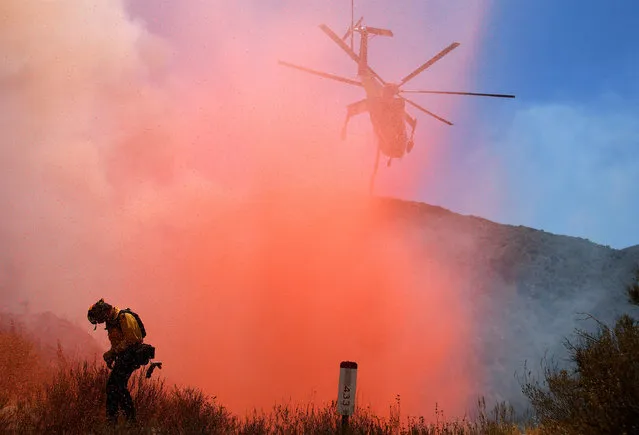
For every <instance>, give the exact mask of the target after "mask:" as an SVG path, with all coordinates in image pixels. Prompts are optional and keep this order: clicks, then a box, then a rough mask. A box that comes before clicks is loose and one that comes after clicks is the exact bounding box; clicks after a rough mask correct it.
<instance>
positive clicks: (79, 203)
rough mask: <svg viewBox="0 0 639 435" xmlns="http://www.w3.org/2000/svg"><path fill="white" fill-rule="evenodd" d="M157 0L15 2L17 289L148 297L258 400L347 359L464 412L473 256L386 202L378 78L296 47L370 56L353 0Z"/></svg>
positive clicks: (87, 296)
mask: <svg viewBox="0 0 639 435" xmlns="http://www.w3.org/2000/svg"><path fill="white" fill-rule="evenodd" d="M154 4H155V7H154V8H153V11H149V10H145V8H146V7H147V6H145V5H146V3H145V5H143V4H142V3H136V2H132V3H131V4H130V5H127V4H125V2H124V1H123V0H110V1H96V2H86V1H70V0H60V1H25V0H6V1H4V2H2V4H0V53H2V62H1V63H0V92H1V94H2V99H1V100H0V125H2V130H3V136H2V138H1V139H0V145H1V147H0V153H1V155H0V162H1V163H0V165H2V167H1V169H2V171H1V173H2V177H3V180H2V181H3V182H2V184H1V186H2V187H0V198H1V199H2V202H3V204H4V205H5V206H4V207H3V209H2V219H1V222H2V223H1V224H0V237H1V238H2V241H3V243H4V246H5V247H6V250H5V254H4V258H3V259H2V260H3V261H2V264H3V267H4V268H6V271H5V272H4V273H3V274H2V275H1V276H2V279H3V282H2V285H3V294H2V296H1V297H0V303H2V305H3V306H5V307H8V308H10V309H17V307H18V304H19V303H21V302H22V301H25V300H27V301H28V302H29V304H30V306H31V307H32V309H34V310H50V311H53V312H56V313H59V314H60V315H63V316H66V317H68V318H70V319H73V320H74V321H76V322H78V323H79V324H81V325H83V327H87V329H89V328H88V324H86V323H85V318H84V315H85V313H86V309H87V308H88V306H89V305H90V304H92V303H93V302H95V301H96V300H97V299H98V298H100V297H104V298H105V299H106V300H107V301H110V302H112V303H114V304H116V305H117V306H120V307H124V306H129V307H131V308H133V309H134V310H135V311H137V312H138V313H139V314H140V315H141V316H142V318H143V319H144V321H145V325H146V327H147V330H148V331H149V336H148V341H149V342H151V343H153V344H154V345H156V346H157V349H158V359H161V360H162V361H164V362H165V369H164V370H163V372H162V373H163V374H164V375H166V376H167V377H168V378H169V379H172V380H174V381H176V382H179V383H189V384H191V385H194V386H197V387H201V388H203V389H205V391H206V392H207V393H210V394H213V395H216V396H217V397H218V398H219V400H220V401H221V402H222V403H225V404H226V405H228V406H229V407H230V408H231V409H232V410H235V411H239V412H242V411H244V410H246V409H248V408H252V407H265V408H268V407H270V406H271V405H272V404H274V403H275V402H276V401H281V400H288V399H289V398H290V399H291V400H293V401H295V402H299V401H304V400H315V401H317V402H319V401H330V400H332V399H333V398H334V395H335V394H336V389H337V376H338V367H339V362H340V361H342V360H346V359H350V360H355V361H357V362H358V363H359V364H360V374H359V379H360V381H359V386H358V390H359V391H360V394H361V400H362V403H361V404H363V405H365V404H367V403H371V404H372V405H373V406H374V407H376V409H377V410H380V411H383V410H384V409H385V407H386V406H387V405H389V404H391V403H392V402H393V399H394V398H395V395H396V394H399V395H401V397H402V403H403V406H405V408H404V410H405V411H407V412H410V413H412V414H415V413H422V414H429V413H430V412H431V411H432V409H433V407H434V403H435V402H436V401H437V402H439V403H440V405H441V406H443V407H444V408H445V409H446V410H447V411H449V412H451V413H454V412H458V411H459V412H461V411H463V407H464V406H465V405H466V402H465V400H466V399H467V394H468V392H469V389H470V385H471V384H472V383H473V382H475V379H474V376H475V374H474V373H472V372H460V371H459V370H460V369H459V367H457V365H455V364H453V363H451V361H462V360H464V358H465V356H464V355H465V352H464V343H465V342H466V341H467V336H468V324H467V323H466V322H470V320H468V321H467V320H465V319H464V314H463V312H464V309H465V308H464V307H463V304H462V302H461V300H462V297H461V295H459V294H458V292H457V291H456V289H457V287H458V284H459V281H460V279H461V277H458V276H456V275H455V274H454V273H453V271H451V270H449V269H448V268H447V265H446V264H437V263H436V262H428V261H427V262H424V258H425V256H424V253H421V254H420V256H419V259H420V260H419V261H420V262H419V263H417V261H416V260H415V258H417V257H416V256H415V255H414V252H415V249H416V246H417V245H416V243H417V242H413V241H404V240H402V239H400V238H399V237H397V236H396V234H395V233H394V232H393V231H389V230H388V228H386V227H385V226H384V225H385V224H384V219H383V217H384V216H383V213H380V212H379V210H378V209H377V208H375V207H374V206H373V205H372V204H371V202H370V198H369V197H368V196H367V192H366V189H367V183H368V176H369V171H370V169H371V166H372V163H373V160H372V159H373V147H372V146H371V144H372V143H374V142H373V141H374V138H373V137H372V135H371V134H370V133H369V132H368V130H365V129H364V128H362V126H365V125H366V124H365V122H367V121H366V120H363V121H354V123H353V126H354V127H353V134H352V135H351V136H349V140H348V141H347V142H341V141H340V140H339V128H340V127H341V125H340V122H341V120H342V118H341V117H342V112H340V113H339V115H338V116H337V115H336V114H335V110H337V109H336V108H339V107H343V104H346V103H349V102H352V101H355V100H356V98H361V95H359V94H358V93H357V92H356V91H357V90H352V89H346V90H345V89H343V87H341V85H335V84H333V83H330V84H326V83H324V82H321V81H314V80H315V79H314V78H311V77H309V78H306V77H305V79H304V80H302V79H299V80H292V79H291V78H292V77H294V75H293V73H291V72H290V71H284V70H283V69H282V68H281V67H278V66H277V65H276V59H277V58H278V57H279V53H282V55H283V56H288V59H289V60H293V59H294V60H296V61H297V62H298V63H300V64H306V65H309V66H311V67H319V68H322V66H323V65H328V66H329V67H334V69H335V70H337V69H338V68H341V67H344V68H350V70H352V71H354V70H355V68H354V65H352V64H351V63H349V62H350V60H349V59H346V61H344V60H343V59H342V58H341V57H340V56H342V55H343V53H340V52H339V51H338V50H336V47H335V46H333V45H331V42H330V41H329V40H328V39H327V38H325V35H323V34H321V32H318V31H317V28H316V24H317V23H319V22H322V21H326V22H329V23H339V22H344V21H343V20H341V14H343V10H342V9H343V8H342V7H339V8H338V7H336V6H334V5H333V6H330V5H329V6H326V7H322V8H320V7H319V6H318V7H317V8H316V10H312V8H310V9H311V10H309V9H305V10H302V8H301V7H300V6H293V5H284V4H283V3H282V4H278V5H279V6H277V7H275V6H274V7H273V8H272V9H271V10H268V11H267V9H266V8H258V7H257V6H256V4H253V3H251V2H237V3H236V2H213V4H211V2H206V3H205V2H194V3H189V4H188V5H186V4H182V3H180V4H179V5H178V3H177V2H175V3H174V4H172V3H169V2H154ZM323 4H324V2H322V5H323ZM296 5H297V3H296ZM178 6H179V8H178ZM258 9H259V10H258ZM132 11H133V12H132ZM136 11H137V12H136ZM142 15H144V16H146V19H145V20H141V19H136V18H133V17H134V16H142ZM158 23H161V24H158ZM308 23H313V26H309V24H308ZM342 30H343V29H341V28H340V29H336V31H338V33H339V32H341V31H342ZM342 57H343V56H342ZM329 69H330V68H329ZM344 86H345V85H344ZM351 98H352V100H351ZM358 126H359V127H358ZM362 131H364V133H362ZM426 258H428V257H427V256H426ZM4 288H6V289H7V290H6V292H5V290H4ZM442 307H446V309H445V310H442ZM98 332H101V331H98ZM101 335H102V334H101Z"/></svg>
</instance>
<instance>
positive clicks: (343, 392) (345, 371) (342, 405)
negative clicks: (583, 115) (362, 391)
mask: <svg viewBox="0 0 639 435" xmlns="http://www.w3.org/2000/svg"><path fill="white" fill-rule="evenodd" d="M356 386H357V363H356V362H352V361H342V362H341V363H340V365H339V388H338V392H337V412H338V413H339V414H341V415H342V430H344V429H346V428H347V427H348V417H349V416H350V415H351V414H353V412H355V387H356Z"/></svg>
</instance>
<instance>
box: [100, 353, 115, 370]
mask: <svg viewBox="0 0 639 435" xmlns="http://www.w3.org/2000/svg"><path fill="white" fill-rule="evenodd" d="M102 358H104V362H106V365H107V367H108V368H109V369H112V368H113V363H114V362H115V354H114V352H113V351H112V350H109V351H106V352H104V355H102Z"/></svg>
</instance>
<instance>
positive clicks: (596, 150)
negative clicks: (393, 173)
mask: <svg viewBox="0 0 639 435" xmlns="http://www.w3.org/2000/svg"><path fill="white" fill-rule="evenodd" d="M637 16H639V2H634V1H613V2H600V1H592V0H581V1H576V0H562V1H551V0H541V1H540V0H535V1H529V0H518V1H510V0H508V1H506V0H501V1H495V2H494V4H493V7H492V11H491V14H490V15H489V17H488V19H487V20H485V21H484V34H483V37H482V40H481V44H480V46H479V47H480V50H479V52H478V54H477V56H478V58H477V64H476V65H475V66H474V70H475V73H476V76H475V77H476V78H475V83H474V85H475V86H474V87H475V89H476V90H483V91H494V92H503V93H514V94H516V95H517V98H516V100H503V101H500V102H499V103H498V104H495V102H493V101H490V102H487V101H486V100H485V99H478V100H476V99H472V101H465V105H464V111H463V114H462V116H461V119H459V118H458V119H456V121H457V122H458V125H456V126H455V127H454V128H455V129H456V130H455V131H454V132H452V133H450V144H449V146H450V147H452V148H453V149H454V150H455V151H452V152H450V153H449V154H448V155H447V160H446V161H445V162H444V163H443V164H442V165H441V167H440V169H441V174H440V175H441V179H442V180H444V182H446V183H450V184H449V188H448V189H445V188H442V186H441V185H439V186H432V187H431V186H427V187H426V188H422V186H423V185H420V184H419V183H417V184H416V186H415V187H414V189H412V191H410V193H409V194H407V195H405V196H409V197H410V196H413V197H418V198H420V199H421V200H424V201H426V202H434V203H438V204H440V205H442V206H444V207H448V208H451V209H452V210H454V211H458V212H462V213H467V214H475V215H480V216H483V217H486V218H488V219H491V220H495V221H497V222H502V223H509V224H514V225H526V226H530V227H534V228H538V229H544V230H545V231H549V232H553V233H559V234H566V235H572V236H578V237H584V238H588V239H590V240H592V241H594V242H597V243H601V244H605V245H610V246H612V247H615V248H624V247H627V246H630V245H635V244H639V225H638V224H637V216H638V215H639V122H637V120H638V118H639V46H638V45H637V42H638V41H639V27H638V26H636V17H637ZM451 57H452V56H451ZM448 60H449V61H450V59H448ZM442 62H443V60H442ZM468 98H471V97H468ZM480 167H484V168H488V167H490V168H493V171H494V172H493V173H492V174H487V173H486V171H482V170H479V168H480ZM445 174H448V175H445ZM435 178H437V177H435ZM491 186H492V187H491ZM495 186H497V187H495ZM491 188H497V189H499V195H498V198H496V199H493V200H492V201H490V200H489V201H487V203H486V204H482V203H481V201H478V200H477V199H476V196H477V195H479V197H483V196H486V195H487V193H486V192H484V191H483V190H482V189H486V190H490V189H491ZM488 196H489V195H488Z"/></svg>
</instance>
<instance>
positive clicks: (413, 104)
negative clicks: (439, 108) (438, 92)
mask: <svg viewBox="0 0 639 435" xmlns="http://www.w3.org/2000/svg"><path fill="white" fill-rule="evenodd" d="M400 98H401V99H402V100H404V101H406V102H407V103H408V104H410V105H412V106H414V107H416V108H417V109H419V110H421V111H422V112H424V113H426V114H428V115H430V116H432V117H433V118H435V119H438V120H440V121H441V122H443V123H445V124H448V125H453V123H452V122H450V121H448V120H446V119H444V118H442V117H440V116H437V115H435V114H434V113H433V112H430V111H428V110H426V109H424V108H423V107H422V106H420V105H419V104H417V103H415V102H414V101H411V100H409V99H408V98H404V97H400Z"/></svg>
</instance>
